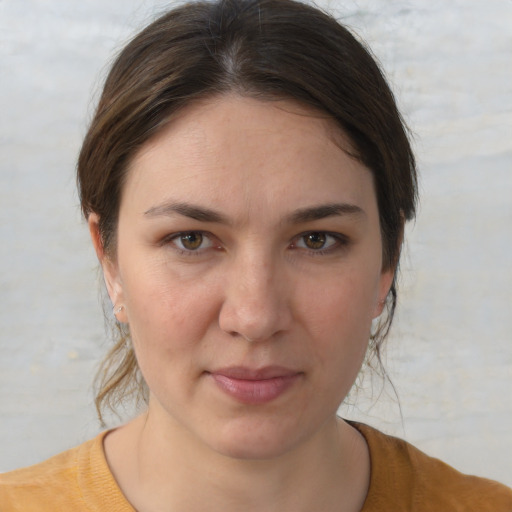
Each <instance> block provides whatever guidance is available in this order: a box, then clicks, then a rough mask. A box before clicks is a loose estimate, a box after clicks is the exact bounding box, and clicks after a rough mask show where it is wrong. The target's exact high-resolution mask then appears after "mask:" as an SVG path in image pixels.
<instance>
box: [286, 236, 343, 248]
mask: <svg viewBox="0 0 512 512" xmlns="http://www.w3.org/2000/svg"><path fill="white" fill-rule="evenodd" d="M293 245H294V247H297V248H300V249H308V250H310V251H325V250H327V249H331V248H334V247H336V246H337V245H342V240H341V236H335V235H331V234H329V233H326V232H324V231H310V232H309V233H304V234H302V235H300V236H299V237H298V239H297V241H296V242H295V243H294V244H293Z"/></svg>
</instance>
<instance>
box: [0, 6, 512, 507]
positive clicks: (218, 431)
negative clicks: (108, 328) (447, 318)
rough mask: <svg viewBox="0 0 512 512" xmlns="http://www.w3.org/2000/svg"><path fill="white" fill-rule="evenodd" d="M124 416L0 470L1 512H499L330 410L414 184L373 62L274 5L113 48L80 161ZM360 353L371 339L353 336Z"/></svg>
mask: <svg viewBox="0 0 512 512" xmlns="http://www.w3.org/2000/svg"><path fill="white" fill-rule="evenodd" d="M78 181H79V188H80V195H81V202H82V209H83V212H84V215H85V217H86V219H87V221H88V224H89V229H90V232H91V237H92V241H93V245H94V247H95V250H96V253H97V255H98V258H99V261H100V263H101V266H102V269H103V274H104V278H105V284H106V287H107V291H108V294H109V297H110V300H111V302H112V305H113V313H114V315H115V317H116V319H117V321H118V323H119V330H120V334H121V336H120V337H119V339H118V341H117V345H116V346H115V347H114V349H113V350H112V352H111V353H110V354H109V356H108V358H107V359H106V361H105V362H104V365H103V372H102V373H101V374H100V380H99V382H100V390H99V393H98V398H97V406H98V410H99V412H100V416H101V411H102V408H103V407H104V406H105V405H108V404H109V403H110V404H112V403H115V402H116V401H118V400H121V399H123V398H124V397H126V396H129V395H130V393H133V394H135V396H136V397H139V398H141V399H142V400H145V401H147V408H146V409H145V410H144V412H143V413H142V414H141V415H140V416H139V417H137V418H136V419H135V420H133V421H131V422H129V423H127V424H126V425H124V426H122V427H120V428H118V429H115V430H112V431H107V432H105V433H103V434H102V435H101V436H99V437H98V438H96V439H95V440H92V441H90V442H88V443H85V444H84V445H81V446H79V447H77V448H75V449H73V450H71V451H69V452H65V453H64V454H61V455H58V456H56V457H54V458H53V459H50V460H49V461H47V462H45V463H42V464H41V465H38V466H35V467H32V468H28V469H24V470H19V471H15V472H12V473H10V474H7V475H4V476H2V477H1V479H0V483H1V485H0V503H1V504H2V506H3V508H2V510H6V511H10V510H47V509H48V510H60V509H68V508H69V509H71V508H73V507H74V508H75V509H78V510H80V509H82V510H123V511H124V510H126V511H128V510H138V511H146V510H147V511H152V510H192V511H195V510H241V509H242V510H254V511H258V510H265V511H272V510H294V511H300V510H321V511H330V510H333V511H334V510H340V511H360V510H363V511H365V512H366V511H372V510H379V511H382V510H421V511H426V510H503V511H505V510H510V509H512V493H511V491H510V490H508V489H507V488H506V487H504V486H502V485H500V484H497V483H495V482H491V481H488V480H484V479H478V478H475V477H469V476H464V475H461V474H459V473H458V472H456V471H455V470H454V469H452V468H450V467H448V466H446V465H445V464H443V463H442V462H440V461H438V460H436V459H432V458H429V457H428V456H426V455H424V454H423V453H421V452H419V451H418V450H416V449H415V448H413V447H412V446H410V445H408V444H407V443H405V442H403V441H400V440H398V439H395V438H391V437H387V436H385V435H383V434H381V433H379V432H378V431H376V430H374V429H372V428H370V427H368V426H365V425H361V424H355V423H349V422H346V421H343V420H342V419H340V418H338V417H337V416H336V411H337V408H338V406H339V404H340V403H341V402H342V401H343V400H344V398H345V397H346V395H347V393H348V392H349V390H350V388H351V387H352V385H353V383H354V380H355V378H356V376H357V374H358V372H359V369H360V367H361V364H362V361H363V359H364V356H365V354H366V351H367V348H368V345H370V350H372V351H374V353H375V354H376V355H377V358H378V356H379V350H380V347H381V344H382V341H383V339H384V337H385V334H386V333H387V330H388V328H389V324H390V322H391V320H392V316H393V311H394V307H395V303H396V283H395V274H396V269H397V266H398V262H399V255H400V248H401V244H402V238H403V228H404V223H405V221H406V220H410V219H411V218H413V216H414V212H415V202H416V173H415V163H414V157H413V154H412V151H411V149H410V146H409V142H408V139H407V135H406V132H405V129H404V126H403V123H402V121H401V118H400V115H399V113H398V111H397V109H396V105H395V102H394V99H393V96H392V94H391V92H390V90H389V88H388V86H387V84H386V82H385V80H384V79H383V77H382V75H381V73H380V71H379V69H378V67H377V65H376V64H375V62H374V61H373V59H372V57H371V56H370V55H369V53H368V52H367V51H366V50H365V49H364V48H363V47H362V46H361V44H360V43H358V42H357V41H356V40H355V39H354V38H353V37H352V36H351V34H350V33H349V32H348V31H347V30H346V29H345V28H344V27H342V26H341V25H339V24H338V23H337V22H336V21H334V20H333V19H331V18H330V17H328V16H326V15H325V14H323V13H321V12H319V11H317V10H315V9H313V8H311V7H307V6H304V5H302V4H299V3H295V2H293V1H290V0H224V1H218V2H214V3H194V4H189V5H185V6H183V7H180V8H178V9H175V10H173V11H170V12H169V13H167V14H166V15H164V16H162V17H161V18H160V19H158V20H157V21H156V22H154V23H153V24H151V25H150V26H149V27H147V28H146V29H145V30H144V31H143V32H141V33H140V34H139V35H138V36H136V37H135V39H134V40H133V41H132V42H131V43H129V44H128V45H127V47H126V48H125V49H124V50H123V51H122V52H121V54H120V56H119V57H118V59H117V61H116V62H115V63H114V65H113V67H112V70H111V72H110V74H109V77H108V78H107V81H106V84H105V87H104V90H103V95H102V97H101V99H100V103H99V106H98V109H97V112H96V115H95V117H94V119H93V121H92V123H91V126H90V128H89V131H88V134H87V136H86V138H85V140H84V143H83V146H82V150H81V153H80V157H79V162H78ZM369 340H370V342H369Z"/></svg>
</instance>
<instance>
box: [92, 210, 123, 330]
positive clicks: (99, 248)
mask: <svg viewBox="0 0 512 512" xmlns="http://www.w3.org/2000/svg"><path fill="white" fill-rule="evenodd" d="M87 222H88V224H89V233H90V235H91V240H92V245H93V246H94V250H95V251H96V256H97V257H98V260H99V262H100V265H101V268H102V271H103V278H104V280H105V285H106V287H107V292H108V295H109V297H110V300H111V301H112V305H113V306H114V307H119V306H124V295H123V287H122V281H121V277H120V275H119V267H118V265H117V262H116V261H113V260H112V258H111V257H110V256H109V255H108V254H106V253H105V249H104V247H103V241H102V239H101V234H100V224H99V223H100V218H99V216H98V215H97V214H96V213H91V214H90V215H89V218H88V219H87ZM115 316H116V318H117V319H118V320H119V321H120V322H122V323H126V322H127V318H126V308H125V307H123V308H121V310H120V311H119V312H118V313H116V315H115Z"/></svg>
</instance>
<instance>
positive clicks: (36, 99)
mask: <svg viewBox="0 0 512 512" xmlns="http://www.w3.org/2000/svg"><path fill="white" fill-rule="evenodd" d="M319 3H320V5H324V6H329V8H330V9H331V10H332V11H335V12H336V13H337V14H338V15H339V16H340V17H343V18H344V20H345V22H346V23H348V24H349V25H350V26H352V28H353V29H354V30H355V31H356V33H358V34H359V35H361V36H362V37H364V38H365V39H366V40H367V41H368V42H369V43H370V45H371V46H372V48H373V50H374V52H375V54H376V55H377V56H378V58H379V59H380V60H381V61H382V63H383V65H384V68H385V70H386V72H387V74H388V76H389V78H390V80H391V82H392V84H393V87H394V90H395V92H396V94H397V97H398V100H399V103H400V105H401V107H402V109H403V111H404V114H405V117H406V119H407V121H408V123H409V125H410V126H411V128H412V129H413V131H414V133H415V134H416V139H415V146H416V149H417V153H418V160H419V167H420V171H421V174H422V178H421V192H422V203H421V209H420V212H419V217H418V220H417V222H416V224H415V225H414V226H412V227H410V228H409V229H408V238H407V240H408V241H407V247H406V250H405V254H404V260H403V263H402V294H401V301H400V302H401V304H400V309H399V314H398V317H397V319H396V320H397V321H396V324H395V328H394V331H393V335H392V336H391V338H390V339H389V345H388V356H387V367H388V370H389V372H390V374H391V376H392V378H393V381H394V384H395V386H396V388H397V391H398V395H399V397H400V404H401V408H402V413H403V423H402V421H401V417H400V410H399V406H398V404H397V401H396V399H395V398H394V397H393V395H392V393H391V390H390V388H389V386H388V387H386V388H385V389H384V391H383V393H381V394H380V395H381V396H380V397H378V396H377V395H378V394H379V390H380V387H379V386H378V384H376V385H375V386H374V387H373V392H372V386H371V385H370V379H369V378H366V379H365V380H364V382H363V386H362V387H363V391H361V392H360V393H359V396H358V397H357V401H356V405H355V406H350V407H344V408H342V412H343V414H345V415H348V416H351V417H358V418H360V419H363V420H364V421H366V422H368V423H370V424H372V425H375V426H377V427H380V428H382V429H383V430H384V431H386V432H389V433H394V434H398V435H400V436H403V437H405V438H406V439H407V440H409V441H411V442H413V443H415V444H416V445H417V446H419V447H420V448H421V449H423V450H425V451H427V452H429V453H431V454H433V455H436V456H438V457H440V458H442V459H444V460H445V461H447V462H449V463H450V464H452V465H454V466H455V467H457V468H458V469H460V470H462V471H464V472H470V473H476V474H479V475H484V476H488V477H491V478H495V479H498V480H501V481H503V482H505V483H507V484H509V485H512V434H511V432H512V398H511V392H510V388H511V383H512V259H511V254H512V227H511V225H512V199H511V197H512V128H511V127H512V31H511V27H512V1H510V0H486V1H485V2H484V1H482V0H449V1H446V0H442V1H441V0H437V1H436V0H415V1H404V0H374V1H371V0H359V1H354V0H353V1H349V0H347V1H341V0H340V1H336V0H334V1H331V2H327V1H324V2H319ZM165 5H169V2H157V1H141V0H122V1H121V0H101V1H100V0H85V1H81V2H78V1H69V0H0V102H1V103H0V107H1V110H0V144H1V153H0V269H1V271H0V471H1V470H8V469H11V468H14V467H18V466H22V465H26V464H30V463H34V462H36V461H39V460H41V459H43V458H46V457H48V456H50V455H52V454H54V453H56V452H58V451H61V450H63V449H66V448H69V447H71V446H73V445H75V444H77V443H79V442H81V441H83V440H85V439H87V438H89V437H91V436H92V435H94V434H95V433H96V432H98V431H99V426H98V424H97V422H96V420H95V413H94V408H93V406H92V393H91V391H90V382H91V379H92V375H93V373H94V369H95V367H96V365H97V362H98V360H99V358H100V357H101V355H102V353H103V352H104V351H105V348H106V346H107V341H106V337H105V334H104V328H103V317H102V312H101V307H100V304H99V298H98V297H99V295H98V284H97V283H98V278H97V272H96V261H95V257H94V255H93V252H92V249H91V247H90V244H89V241H88V234H87V231H86V228H85V225H84V223H83V222H82V221H81V219H80V214H79V208H78V201H77V197H76V193H75V190H74V174H73V173H74V166H75V158H76V154H77V152H78V149H79V146H80V140H81V137H82V136H83V135H84V133H85V129H86V120H87V119H88V118H89V116H90V113H91V112H92V109H93V106H94V98H97V90H98V87H99V85H100V84H101V82H102V78H103V76H104V71H105V69H106V62H107V61H108V60H109V59H111V57H112V55H113V54H114V52H115V51H116V50H118V49H119V48H120V47H121V46H122V44H123V42H124V41H126V39H127V37H128V36H129V35H130V34H132V33H133V32H134V31H135V30H136V29H138V28H140V27H141V26H142V25H143V24H144V23H145V22H146V21H148V20H149V19H150V18H151V16H152V15H153V14H154V13H155V12H158V11H160V10H162V9H163V7H164V6H165ZM372 394H373V396H372ZM377 398H378V400H377ZM354 399H355V397H354Z"/></svg>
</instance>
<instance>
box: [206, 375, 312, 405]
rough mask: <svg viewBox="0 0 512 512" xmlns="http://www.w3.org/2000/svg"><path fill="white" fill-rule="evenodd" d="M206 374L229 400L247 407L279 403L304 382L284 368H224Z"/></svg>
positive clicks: (299, 376)
mask: <svg viewBox="0 0 512 512" xmlns="http://www.w3.org/2000/svg"><path fill="white" fill-rule="evenodd" d="M207 374H208V375H209V376H210V377H211V378H212V380H213V381H214V383H215V384H216V385H217V387H218V388H219V389H220V390H221V391H222V392H223V393H224V394H226V395H228V396H229V397H231V398H233V399H235V400H236V401H238V402H241V403H244V404H252V405H257V404H264V403H268V402H271V401H273V400H275V399H277V398H278V397H279V396H281V395H283V394H284V393H285V392H286V391H288V390H289V389H290V388H291V387H292V386H294V385H295V384H296V383H298V381H299V380H300V379H301V378H302V376H303V373H302V372H299V371H297V370H292V369H290V368H285V367H282V366H267V367H264V368H259V369H251V368H246V367H242V366H236V367H235V366H233V367H229V368H221V369H218V370H214V371H211V372H207Z"/></svg>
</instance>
